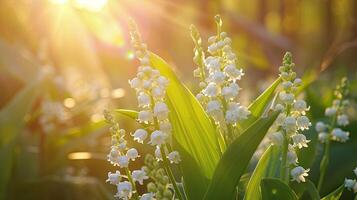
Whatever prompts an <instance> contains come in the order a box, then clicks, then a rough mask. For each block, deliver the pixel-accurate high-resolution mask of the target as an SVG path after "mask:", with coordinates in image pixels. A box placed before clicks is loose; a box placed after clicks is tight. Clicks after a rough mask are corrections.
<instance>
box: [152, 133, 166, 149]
mask: <svg viewBox="0 0 357 200" xmlns="http://www.w3.org/2000/svg"><path fill="white" fill-rule="evenodd" d="M166 138H167V135H166V134H165V133H164V132H162V131H159V130H156V131H154V132H152V133H151V137H150V139H151V140H150V142H149V144H151V145H153V146H156V145H157V146H160V145H162V144H164V143H165V142H166Z"/></svg>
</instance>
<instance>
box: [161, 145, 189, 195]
mask: <svg viewBox="0 0 357 200" xmlns="http://www.w3.org/2000/svg"><path fill="white" fill-rule="evenodd" d="M160 152H161V157H162V160H163V163H164V168H165V171H166V173H167V175H168V176H169V178H170V181H171V183H172V185H173V187H174V190H175V195H176V196H177V198H178V199H180V200H184V199H183V198H182V195H181V192H180V190H179V188H178V186H177V184H176V180H175V177H174V174H173V173H172V171H171V168H170V162H169V160H168V159H167V157H166V153H165V151H164V147H163V146H162V147H161V148H160Z"/></svg>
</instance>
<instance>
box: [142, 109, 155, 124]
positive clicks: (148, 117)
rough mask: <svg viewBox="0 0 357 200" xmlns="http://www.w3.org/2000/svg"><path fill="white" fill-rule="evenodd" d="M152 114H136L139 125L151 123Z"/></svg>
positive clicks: (147, 112) (143, 111)
mask: <svg viewBox="0 0 357 200" xmlns="http://www.w3.org/2000/svg"><path fill="white" fill-rule="evenodd" d="M153 117H154V116H153V113H152V112H150V111H149V110H142V111H140V112H139V113H138V120H139V122H141V123H149V122H152V121H153V119H154V118H153Z"/></svg>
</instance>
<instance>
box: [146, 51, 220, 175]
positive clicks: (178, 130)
mask: <svg viewBox="0 0 357 200" xmlns="http://www.w3.org/2000/svg"><path fill="white" fill-rule="evenodd" d="M150 62H151V66H153V67H154V68H156V69H158V70H159V71H160V73H161V74H162V75H163V76H165V77H166V78H168V79H169V81H170V84H169V85H168V88H167V99H166V102H167V104H168V106H169V109H170V114H169V115H170V116H169V117H170V119H171V122H176V123H173V124H172V125H173V129H174V131H175V132H174V134H173V137H174V138H175V139H176V141H177V143H178V144H180V145H181V147H182V148H183V149H184V150H185V151H186V152H187V153H188V154H190V155H191V156H192V158H193V159H194V160H195V161H196V163H197V165H198V167H199V169H201V170H202V174H204V176H206V177H207V178H211V177H212V175H213V171H214V168H215V166H216V164H217V162H218V160H219V158H220V152H219V148H218V140H217V136H216V130H215V128H214V127H213V125H212V123H211V122H210V119H209V117H208V116H207V114H206V113H205V111H204V109H203V108H202V106H201V105H200V103H199V102H198V101H197V100H196V98H195V97H194V95H193V94H192V93H191V92H190V91H189V90H188V89H187V88H186V87H185V86H184V85H182V84H181V82H180V81H179V80H178V78H177V77H176V75H175V74H174V72H173V71H172V69H171V68H170V66H169V65H168V64H167V63H166V62H165V61H164V60H163V59H161V58H160V57H158V56H157V55H155V54H153V53H151V56H150Z"/></svg>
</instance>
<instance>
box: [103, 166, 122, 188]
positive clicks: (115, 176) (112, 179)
mask: <svg viewBox="0 0 357 200" xmlns="http://www.w3.org/2000/svg"><path fill="white" fill-rule="evenodd" d="M106 182H109V183H110V184H113V185H117V184H119V182H120V172H119V171H118V170H117V171H116V172H115V173H112V172H108V179H107V180H106Z"/></svg>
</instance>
